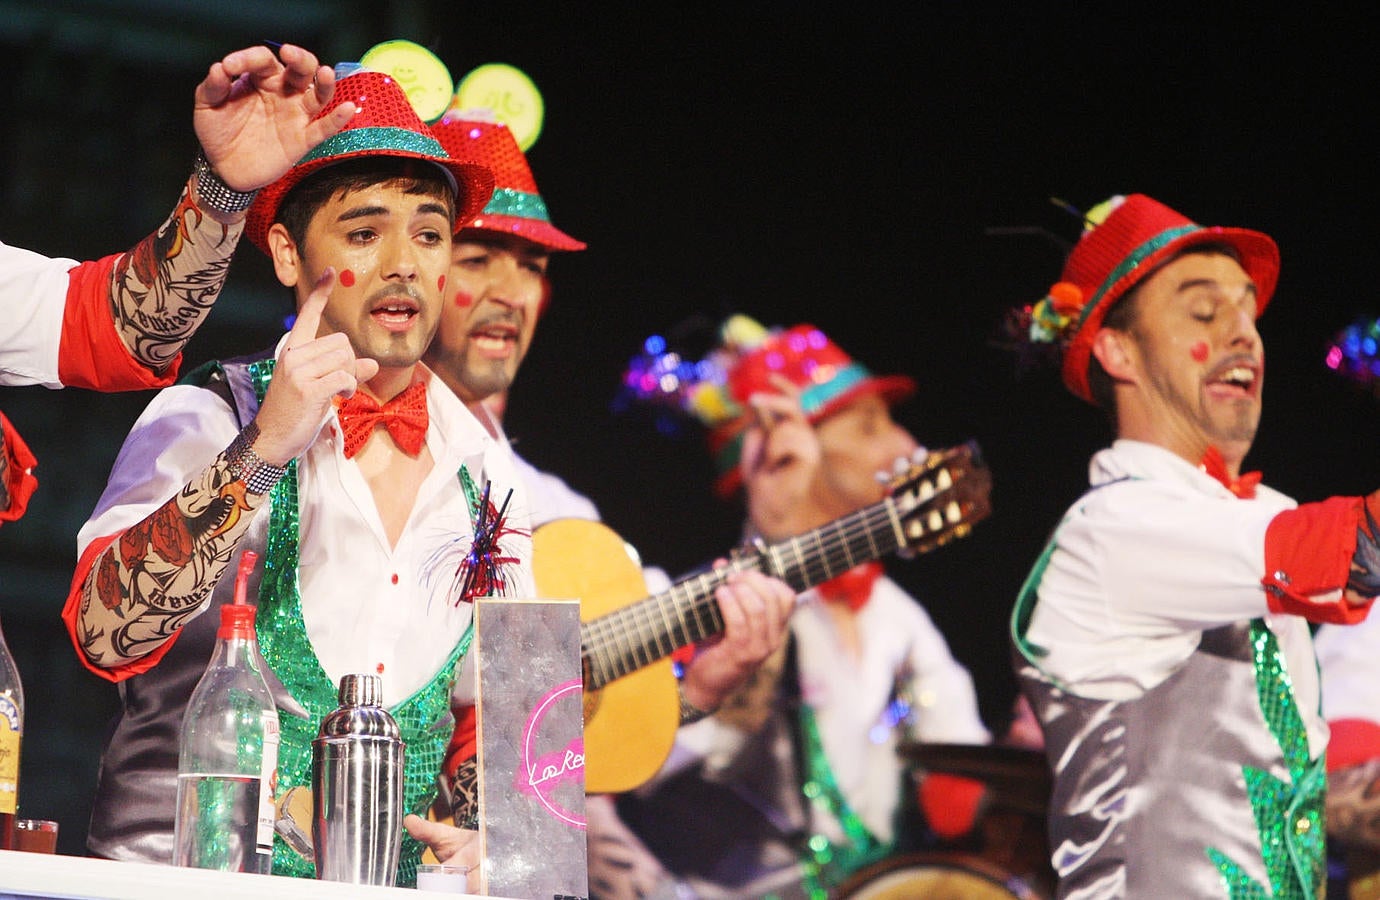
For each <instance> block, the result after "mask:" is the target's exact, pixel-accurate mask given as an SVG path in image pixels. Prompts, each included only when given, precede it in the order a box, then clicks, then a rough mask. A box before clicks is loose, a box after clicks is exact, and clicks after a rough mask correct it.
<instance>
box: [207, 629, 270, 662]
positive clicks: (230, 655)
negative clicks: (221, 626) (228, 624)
mask: <svg viewBox="0 0 1380 900" xmlns="http://www.w3.org/2000/svg"><path fill="white" fill-rule="evenodd" d="M210 665H212V666H227V667H243V666H248V667H250V668H254V669H257V668H258V667H259V642H258V641H257V640H256V639H255V638H254V637H252V636H250V637H243V636H240V635H234V636H231V637H222V638H219V639H217V641H216V649H215V652H214V653H213V654H212V655H211V663H210Z"/></svg>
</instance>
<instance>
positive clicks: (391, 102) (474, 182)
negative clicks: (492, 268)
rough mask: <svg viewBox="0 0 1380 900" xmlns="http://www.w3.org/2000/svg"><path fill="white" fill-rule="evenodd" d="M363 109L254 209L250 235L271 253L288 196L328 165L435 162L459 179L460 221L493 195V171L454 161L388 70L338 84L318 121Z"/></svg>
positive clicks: (266, 193)
mask: <svg viewBox="0 0 1380 900" xmlns="http://www.w3.org/2000/svg"><path fill="white" fill-rule="evenodd" d="M346 100H350V101H353V102H354V104H355V108H356V109H358V110H359V112H358V113H356V114H355V116H354V117H353V118H352V119H350V121H349V122H348V123H347V124H346V125H345V127H344V128H342V129H341V130H340V131H339V132H337V133H336V134H334V135H332V136H331V137H329V138H327V139H326V140H324V141H322V142H321V143H320V144H317V145H316V146H315V147H314V148H312V149H311V150H310V151H309V152H308V153H307V154H306V155H305V156H303V157H302V158H301V159H300V160H298V161H297V164H296V165H295V166H293V167H292V168H291V169H290V170H289V171H288V173H287V174H286V175H284V176H283V177H282V178H279V179H278V180H277V181H275V182H273V183H272V184H270V185H269V186H268V187H266V188H264V189H263V190H261V191H260V192H259V195H258V196H257V197H255V198H254V203H253V205H252V206H250V207H249V215H248V219H247V221H246V222H245V233H246V234H247V235H248V237H249V240H251V241H253V243H254V246H256V247H258V248H259V249H260V250H263V251H264V252H265V253H267V252H268V229H269V227H270V226H271V225H272V224H273V222H274V221H275V220H276V219H277V216H278V207H279V205H281V204H282V202H283V198H284V197H286V196H287V194H288V192H289V191H291V190H292V189H293V188H294V187H296V186H297V185H298V184H299V183H300V182H301V181H302V180H303V179H304V178H306V177H307V176H308V175H311V174H312V173H314V172H317V171H319V170H321V169H324V168H325V167H327V166H330V165H334V164H336V163H339V162H344V161H345V160H349V159H356V158H359V157H369V156H395V157H401V158H403V159H419V160H425V161H426V162H430V163H435V164H436V165H437V166H440V167H441V169H442V170H443V171H445V172H446V173H447V174H448V175H449V176H450V177H452V178H454V179H455V188H456V191H455V208H456V209H455V212H456V221H468V220H470V219H472V218H474V217H475V216H476V215H478V214H479V212H480V210H482V209H483V208H484V205H485V204H486V203H488V202H489V197H490V195H491V194H492V193H493V186H494V177H493V173H492V172H490V171H489V169H488V168H487V167H485V166H482V165H479V164H476V163H473V162H463V161H459V160H455V159H452V158H451V157H450V156H449V155H448V154H447V153H446V151H445V148H444V147H442V146H441V142H440V141H439V140H437V138H436V135H435V134H434V133H432V131H431V129H430V128H428V127H427V126H426V124H425V123H423V122H422V120H421V119H420V118H419V117H418V116H417V113H416V111H415V110H414V109H413V108H412V104H411V103H409V102H408V99H407V94H406V93H404V92H403V89H402V88H401V87H400V86H399V85H398V83H397V82H396V81H394V80H393V78H392V77H391V76H389V75H386V74H384V73H383V72H374V71H369V70H359V71H356V72H354V73H353V74H351V75H348V76H346V77H344V78H342V79H340V80H339V81H337V82H336V85H335V96H334V97H333V98H332V100H331V103H330V105H328V106H327V107H326V108H324V109H322V110H321V112H320V113H318V114H317V118H320V117H321V116H324V115H326V114H327V113H329V112H330V110H332V109H334V108H335V107H336V106H338V105H340V104H341V103H343V102H345V101H346Z"/></svg>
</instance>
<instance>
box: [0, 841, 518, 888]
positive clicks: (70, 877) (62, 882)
mask: <svg viewBox="0 0 1380 900" xmlns="http://www.w3.org/2000/svg"><path fill="white" fill-rule="evenodd" d="M429 896H434V897H437V898H440V897H442V896H447V897H459V898H466V897H468V898H472V900H483V898H477V897H476V895H474V894H436V893H432V892H426V893H419V892H417V891H415V890H412V889H411V888H385V887H370V886H367V885H355V884H340V883H337V882H330V881H314V880H312V879H308V878H282V877H276V876H273V875H245V874H240V873H230V872H211V871H207V870H204V869H184V868H179V867H177V866H155V865H150V864H147V863H130V862H114V861H112V860H108V859H93V858H90V857H85V856H59V855H53V854H46V853H23V852H20V851H17V850H0V900H10V898H24V900H28V898H45V900H169V898H184V897H185V898H193V900H269V898H277V897H283V898H289V900H299V898H300V900H317V898H320V900H326V898H330V900H421V897H429ZM489 900H493V898H489Z"/></svg>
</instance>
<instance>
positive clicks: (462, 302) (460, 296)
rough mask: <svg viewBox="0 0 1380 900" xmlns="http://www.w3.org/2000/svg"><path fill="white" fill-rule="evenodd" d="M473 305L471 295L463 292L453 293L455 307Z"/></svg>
mask: <svg viewBox="0 0 1380 900" xmlns="http://www.w3.org/2000/svg"><path fill="white" fill-rule="evenodd" d="M473 303H474V297H473V296H471V295H469V294H467V293H465V292H464V291H456V292H455V305H456V306H470V305H472V304H473Z"/></svg>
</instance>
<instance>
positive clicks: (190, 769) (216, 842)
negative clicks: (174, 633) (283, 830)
mask: <svg viewBox="0 0 1380 900" xmlns="http://www.w3.org/2000/svg"><path fill="white" fill-rule="evenodd" d="M256 560H257V554H255V553H253V552H251V551H245V552H244V554H243V555H242V556H241V558H240V565H239V571H238V573H237V576H236V580H235V598H234V602H233V603H226V604H224V605H222V606H221V608H220V617H221V618H220V630H219V632H217V635H216V647H215V651H214V652H213V653H212V655H211V662H210V664H209V665H208V666H207V667H206V672H205V674H203V675H202V676H201V680H200V681H199V682H198V683H197V686H196V689H195V690H193V691H192V698H191V701H190V702H189V703H188V704H187V711H186V714H185V716H184V718H183V721H182V736H181V749H180V754H179V758H178V769H177V817H176V821H175V825H174V830H173V846H174V849H173V862H174V864H176V865H179V866H191V867H194V868H199V869H219V870H221V871H225V872H257V873H261V874H267V873H268V872H269V871H270V869H271V868H272V865H273V819H274V815H273V783H274V780H275V779H274V775H275V773H276V771H277V767H278V740H279V736H278V710H277V707H276V706H275V705H274V703H273V695H272V694H271V693H270V692H269V690H268V684H267V683H266V682H265V681H264V676H263V660H262V658H261V657H260V656H259V642H258V638H257V636H256V633H255V631H254V615H255V611H256V607H254V606H251V605H249V604H247V603H245V598H244V594H245V584H246V582H247V579H248V577H249V572H250V571H251V570H252V569H253V567H254V563H255V562H256Z"/></svg>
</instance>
